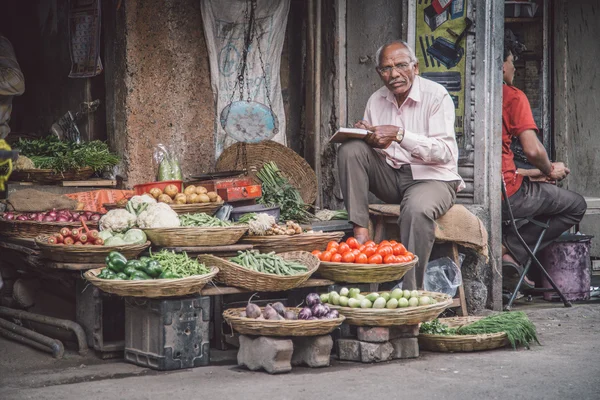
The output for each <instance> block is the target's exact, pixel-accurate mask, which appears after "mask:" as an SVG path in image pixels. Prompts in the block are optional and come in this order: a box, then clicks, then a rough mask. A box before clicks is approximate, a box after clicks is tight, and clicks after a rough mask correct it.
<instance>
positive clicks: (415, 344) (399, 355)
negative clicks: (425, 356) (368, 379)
mask: <svg viewBox="0 0 600 400" xmlns="http://www.w3.org/2000/svg"><path fill="white" fill-rule="evenodd" d="M390 344H391V345H392V347H393V349H394V351H393V353H392V358H393V359H395V360H397V359H406V358H417V357H419V341H418V339H417V338H416V337H413V338H398V339H393V340H391V341H390Z"/></svg>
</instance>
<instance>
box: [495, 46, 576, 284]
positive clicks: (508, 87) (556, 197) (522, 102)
mask: <svg viewBox="0 0 600 400" xmlns="http://www.w3.org/2000/svg"><path fill="white" fill-rule="evenodd" d="M518 48H519V46H518V43H515V42H513V41H511V40H505V44H504V64H503V79H504V85H502V175H503V177H504V185H505V187H506V193H507V195H508V200H509V202H510V205H511V207H512V211H513V214H514V217H515V218H524V217H535V218H536V219H538V220H540V221H543V222H545V221H546V220H547V219H548V218H550V217H551V218H552V219H551V221H550V224H549V225H550V227H549V228H548V230H547V231H546V234H545V236H544V240H543V242H542V243H541V245H540V248H543V247H544V246H546V245H548V244H550V243H551V242H552V241H553V240H554V239H556V238H557V237H559V236H560V235H561V234H562V233H563V232H565V231H566V230H568V229H569V228H571V227H572V226H573V225H575V224H577V223H578V222H579V221H581V219H582V218H583V215H584V214H585V211H586V208H587V205H586V202H585V200H584V198H583V197H582V196H580V195H579V194H577V193H575V192H571V191H569V190H565V189H561V188H559V187H557V186H556V185H554V184H552V183H553V182H555V181H560V180H562V179H564V178H565V177H566V176H567V175H568V174H569V172H570V171H569V169H568V168H567V167H565V165H564V164H563V163H561V162H554V163H553V162H550V159H549V158H548V154H547V153H546V149H545V148H544V146H543V145H542V143H541V142H540V141H539V139H538V137H537V131H538V128H537V126H536V124H535V122H534V120H533V115H532V113H531V107H530V105H529V101H528V100H527V97H526V96H525V93H523V92H522V91H521V90H519V89H517V88H516V87H514V86H512V85H513V79H514V76H515V66H514V60H515V55H516V54H514V53H516V52H517V51H516V49H518ZM513 136H516V137H517V138H518V139H519V141H520V143H521V146H522V147H523V151H524V153H525V155H526V156H527V160H529V162H530V163H531V164H532V165H534V166H535V167H537V169H533V170H522V169H519V170H517V169H516V167H515V163H514V155H513V152H512V150H511V149H510V144H511V140H512V137H513ZM502 218H503V219H508V218H509V216H508V215H506V211H505V210H504V208H503V217H502ZM541 229H542V228H540V227H539V226H537V225H535V224H531V223H528V224H526V225H525V226H524V227H523V228H522V229H520V230H519V232H520V234H521V236H522V237H523V239H524V240H525V242H527V244H528V245H529V246H530V247H531V248H533V247H534V246H535V243H536V242H537V239H538V238H539V236H540V233H541ZM504 235H505V237H504V239H505V240H504V242H505V243H506V246H507V247H508V249H507V248H503V256H502V264H503V275H504V276H506V275H511V272H513V271H511V268H513V269H515V270H516V271H518V272H520V271H522V269H521V267H522V265H523V264H524V263H525V262H526V260H527V259H528V254H527V251H526V250H525V249H524V248H523V246H522V245H521V243H520V242H519V240H518V238H517V237H516V236H515V235H514V234H513V233H512V230H509V232H505V233H504ZM509 249H510V252H511V253H512V254H514V256H515V258H516V259H515V258H513V257H512V256H511V255H510V254H509V253H508V250H509ZM512 275H513V276H514V274H512ZM504 283H505V285H506V284H507V283H508V282H507V279H505V282H504ZM524 283H526V284H527V285H529V286H531V285H533V284H534V282H531V281H528V280H526V281H524ZM512 284H513V282H510V283H508V285H509V286H510V285H512Z"/></svg>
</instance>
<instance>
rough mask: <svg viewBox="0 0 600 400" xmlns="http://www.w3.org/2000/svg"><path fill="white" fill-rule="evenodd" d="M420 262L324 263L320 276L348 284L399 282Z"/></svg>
mask: <svg viewBox="0 0 600 400" xmlns="http://www.w3.org/2000/svg"><path fill="white" fill-rule="evenodd" d="M417 261H419V257H417V256H415V258H414V260H412V261H411V262H408V263H403V264H354V263H333V262H326V261H322V262H321V265H320V266H319V271H318V274H319V275H320V276H322V277H323V278H325V279H330V280H332V281H336V282H348V283H381V282H390V281H396V280H399V279H400V278H402V277H403V276H404V274H406V273H407V272H408V271H409V270H410V269H411V268H412V267H414V266H415V264H416V263H417Z"/></svg>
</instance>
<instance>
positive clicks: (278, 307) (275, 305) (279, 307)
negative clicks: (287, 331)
mask: <svg viewBox="0 0 600 400" xmlns="http://www.w3.org/2000/svg"><path fill="white" fill-rule="evenodd" d="M271 307H273V308H274V309H275V311H277V314H279V315H281V316H283V314H285V306H284V305H283V303H281V302H279V301H278V302H277V303H273V304H271Z"/></svg>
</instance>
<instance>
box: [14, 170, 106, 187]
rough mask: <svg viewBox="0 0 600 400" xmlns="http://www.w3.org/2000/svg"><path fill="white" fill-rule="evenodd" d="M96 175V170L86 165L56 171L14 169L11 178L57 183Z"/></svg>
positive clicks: (81, 179)
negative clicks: (72, 169) (79, 167)
mask: <svg viewBox="0 0 600 400" xmlns="http://www.w3.org/2000/svg"><path fill="white" fill-rule="evenodd" d="M92 175H94V170H93V169H91V168H89V167H85V168H81V169H79V170H76V171H65V172H56V171H54V170H52V169H21V170H18V171H13V173H12V174H11V175H10V180H11V181H15V182H38V183H56V182H62V181H84V180H86V179H88V178H89V177H91V176H92Z"/></svg>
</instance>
